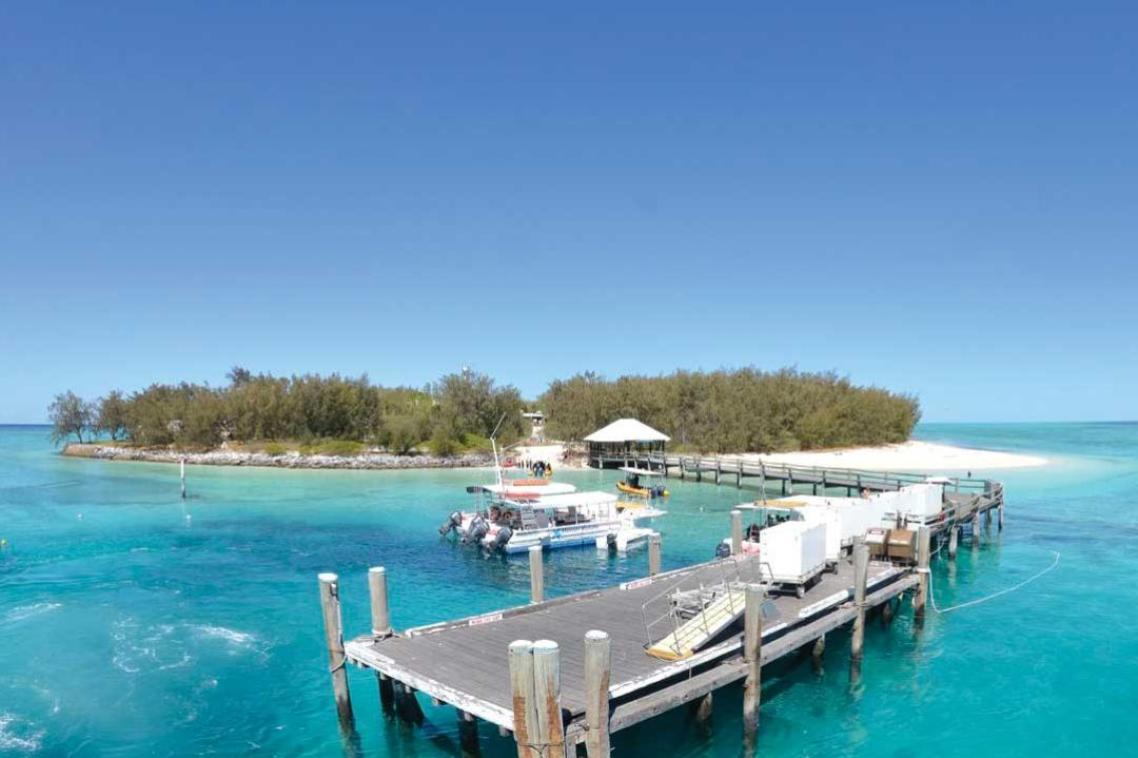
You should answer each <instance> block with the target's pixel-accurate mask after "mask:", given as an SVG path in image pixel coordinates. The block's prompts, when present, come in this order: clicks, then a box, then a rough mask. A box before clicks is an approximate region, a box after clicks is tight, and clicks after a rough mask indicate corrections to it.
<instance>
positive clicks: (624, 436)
mask: <svg viewBox="0 0 1138 758" xmlns="http://www.w3.org/2000/svg"><path fill="white" fill-rule="evenodd" d="M670 439H671V437H669V436H668V435H666V434H664V433H663V432H658V431H656V430H655V429H653V428H652V427H650V426H648V425H647V424H645V423H644V422H642V421H637V420H636V419H634V418H622V419H617V420H616V421H614V422H612V423H611V424H609V425H608V426H606V427H605V428H603V429H598V430H597V431H595V432H593V433H592V434H590V435H589V436H588V437H586V438H585V442H667V441H668V440H670Z"/></svg>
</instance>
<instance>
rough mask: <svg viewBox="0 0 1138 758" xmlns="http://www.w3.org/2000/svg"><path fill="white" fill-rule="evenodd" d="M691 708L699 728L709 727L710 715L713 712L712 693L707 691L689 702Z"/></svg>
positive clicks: (713, 699)
mask: <svg viewBox="0 0 1138 758" xmlns="http://www.w3.org/2000/svg"><path fill="white" fill-rule="evenodd" d="M691 708H692V712H693V713H694V714H695V721H696V724H698V725H699V727H700V728H701V729H704V730H707V729H709V728H710V727H711V716H712V714H713V713H714V712H715V696H714V693H713V692H709V693H707V694H706V695H704V696H703V697H699V698H696V699H695V701H694V702H693V703H692V704H691Z"/></svg>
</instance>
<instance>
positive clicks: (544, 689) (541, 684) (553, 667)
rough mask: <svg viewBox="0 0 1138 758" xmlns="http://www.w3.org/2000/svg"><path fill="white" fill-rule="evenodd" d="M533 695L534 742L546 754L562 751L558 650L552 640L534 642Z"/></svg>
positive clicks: (559, 661)
mask: <svg viewBox="0 0 1138 758" xmlns="http://www.w3.org/2000/svg"><path fill="white" fill-rule="evenodd" d="M533 698H534V705H535V710H536V711H537V735H538V736H537V740H536V742H537V744H538V745H541V746H543V747H544V748H545V750H544V751H543V755H545V756H558V758H560V756H564V755H565V723H564V722H563V721H562V716H561V650H560V648H558V646H557V643H556V642H554V641H553V640H537V641H536V642H534V643H533Z"/></svg>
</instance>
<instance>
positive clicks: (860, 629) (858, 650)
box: [850, 537, 869, 684]
mask: <svg viewBox="0 0 1138 758" xmlns="http://www.w3.org/2000/svg"><path fill="white" fill-rule="evenodd" d="M853 559H854V605H855V606H856V607H857V615H856V616H854V623H853V635H852V636H851V638H850V681H851V682H852V683H853V684H857V682H858V680H859V679H860V678H861V655H862V648H863V647H864V645H865V585H866V583H867V582H868V581H869V545H867V544H865V537H855V538H854V545H853Z"/></svg>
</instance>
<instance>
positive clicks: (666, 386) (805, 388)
mask: <svg viewBox="0 0 1138 758" xmlns="http://www.w3.org/2000/svg"><path fill="white" fill-rule="evenodd" d="M539 404H540V406H541V408H542V410H543V411H545V414H546V416H547V418H548V419H549V421H548V423H547V425H546V434H547V435H549V436H550V437H553V438H559V439H571V440H572V439H575V440H579V439H582V438H583V437H585V436H586V435H588V434H589V433H590V432H592V431H595V430H596V429H598V428H600V427H601V426H604V425H605V424H607V423H609V422H610V421H613V420H614V419H616V418H619V417H622V416H632V417H635V418H639V419H640V420H642V421H644V422H645V423H647V424H650V425H651V426H655V427H657V428H659V429H661V430H663V431H665V432H667V433H669V434H670V435H671V436H672V437H673V440H674V442H675V443H678V444H679V445H683V446H690V447H692V448H697V449H699V450H702V451H707V452H741V451H756V452H767V451H774V450H797V449H810V448H822V447H841V446H848V445H873V444H882V443H887V442H900V441H903V440H905V439H908V437H909V434H910V433H911V432H912V429H913V426H914V425H915V424H916V423H917V421H918V420H919V418H920V406H919V405H918V403H917V400H916V398H914V397H910V396H907V395H898V394H894V393H890V392H887V391H885V390H882V389H879V388H876V387H855V386H853V385H852V384H850V382H849V380H848V379H846V378H844V377H840V376H838V375H836V374H833V373H819V374H812V373H802V372H799V371H796V370H794V369H783V370H780V371H774V372H763V371H760V370H758V369H755V368H743V369H737V370H733V371H726V370H722V371H712V372H709V373H703V372H689V371H677V372H675V373H674V374H671V375H668V376H657V377H643V376H622V377H620V378H618V379H616V380H615V381H606V380H604V379H603V378H601V377H599V376H597V375H596V374H593V373H585V374H579V375H577V376H574V377H572V378H570V379H567V380H564V381H554V382H553V383H551V384H550V386H549V389H548V390H547V391H546V392H545V394H544V395H543V396H542V397H541V399H540V401H539Z"/></svg>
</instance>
